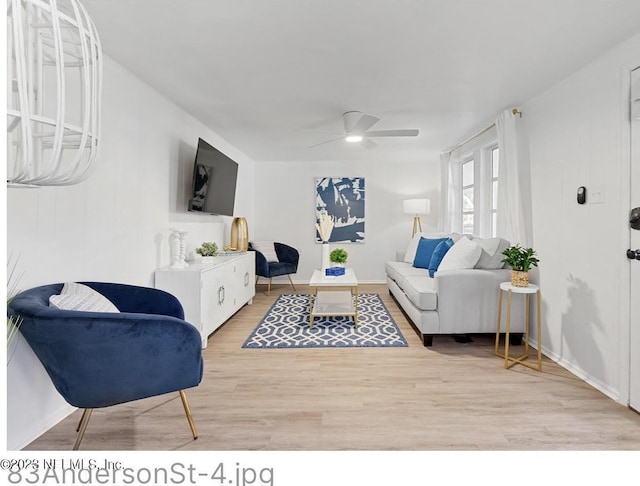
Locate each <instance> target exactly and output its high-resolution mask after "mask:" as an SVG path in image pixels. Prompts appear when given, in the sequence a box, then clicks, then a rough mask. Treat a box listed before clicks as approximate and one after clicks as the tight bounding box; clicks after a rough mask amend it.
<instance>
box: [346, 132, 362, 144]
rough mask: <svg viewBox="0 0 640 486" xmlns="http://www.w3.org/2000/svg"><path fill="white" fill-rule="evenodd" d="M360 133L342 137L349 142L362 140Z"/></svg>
mask: <svg viewBox="0 0 640 486" xmlns="http://www.w3.org/2000/svg"><path fill="white" fill-rule="evenodd" d="M362 138H363V137H362V135H354V134H351V135H347V136H346V137H345V138H344V139H345V140H346V141H347V142H349V143H357V142H362Z"/></svg>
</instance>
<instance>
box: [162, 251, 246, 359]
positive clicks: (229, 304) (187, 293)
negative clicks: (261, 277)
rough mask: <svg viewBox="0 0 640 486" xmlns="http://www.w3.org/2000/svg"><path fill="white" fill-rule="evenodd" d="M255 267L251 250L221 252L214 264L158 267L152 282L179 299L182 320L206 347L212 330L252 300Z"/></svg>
mask: <svg viewBox="0 0 640 486" xmlns="http://www.w3.org/2000/svg"><path fill="white" fill-rule="evenodd" d="M255 268H256V261H255V254H254V253H253V252H245V253H234V254H230V255H220V256H217V257H216V258H215V263H195V264H191V265H189V266H188V267H185V268H180V269H173V268H169V267H163V268H159V269H158V270H156V272H155V285H156V288H157V289H161V290H165V291H167V292H169V293H170V294H173V295H175V296H176V297H177V298H178V300H179V301H180V303H181V304H182V307H183V308H184V318H185V320H186V321H187V322H190V323H191V324H193V325H194V326H196V327H197V328H198V330H199V331H200V336H201V337H202V347H203V348H206V347H207V339H208V337H209V335H210V334H211V333H212V332H213V331H215V330H216V329H217V328H218V327H220V326H221V325H222V324H224V322H225V321H226V320H227V319H229V317H231V316H232V315H233V314H235V313H236V312H237V311H238V309H240V308H241V307H242V306H243V305H244V304H252V303H253V297H254V295H255V293H256V290H255V275H256V270H255Z"/></svg>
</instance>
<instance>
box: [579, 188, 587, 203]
mask: <svg viewBox="0 0 640 486" xmlns="http://www.w3.org/2000/svg"><path fill="white" fill-rule="evenodd" d="M586 201H587V188H586V187H584V186H580V187H578V204H584V203H585V202H586Z"/></svg>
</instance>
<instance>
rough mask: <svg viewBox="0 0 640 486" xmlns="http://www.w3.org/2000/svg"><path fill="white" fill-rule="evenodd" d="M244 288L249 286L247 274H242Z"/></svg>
mask: <svg viewBox="0 0 640 486" xmlns="http://www.w3.org/2000/svg"><path fill="white" fill-rule="evenodd" d="M244 286H245V287H247V286H249V272H245V274H244Z"/></svg>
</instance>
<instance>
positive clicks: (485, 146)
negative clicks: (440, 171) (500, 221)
mask: <svg viewBox="0 0 640 486" xmlns="http://www.w3.org/2000/svg"><path fill="white" fill-rule="evenodd" d="M451 163H452V164H453V165H452V168H453V170H454V171H456V170H457V171H458V173H457V174H458V175H457V176H456V177H454V178H453V180H454V181H456V182H454V184H456V185H457V186H458V187H455V188H454V194H457V195H458V196H457V197H459V198H460V199H459V200H460V205H459V208H458V210H457V211H459V212H458V214H457V215H456V217H454V218H452V221H456V223H455V225H454V226H458V227H457V228H456V227H454V228H452V230H453V231H459V232H462V233H466V234H473V235H477V236H481V237H483V238H489V237H494V236H497V231H496V221H497V217H498V185H499V180H498V170H499V167H500V149H499V148H498V143H497V134H496V132H495V130H492V131H489V132H487V133H484V134H483V136H481V137H478V138H477V139H475V140H472V141H471V142H468V143H467V144H465V145H463V146H462V147H460V148H459V149H457V150H455V151H454V152H452V153H451Z"/></svg>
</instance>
